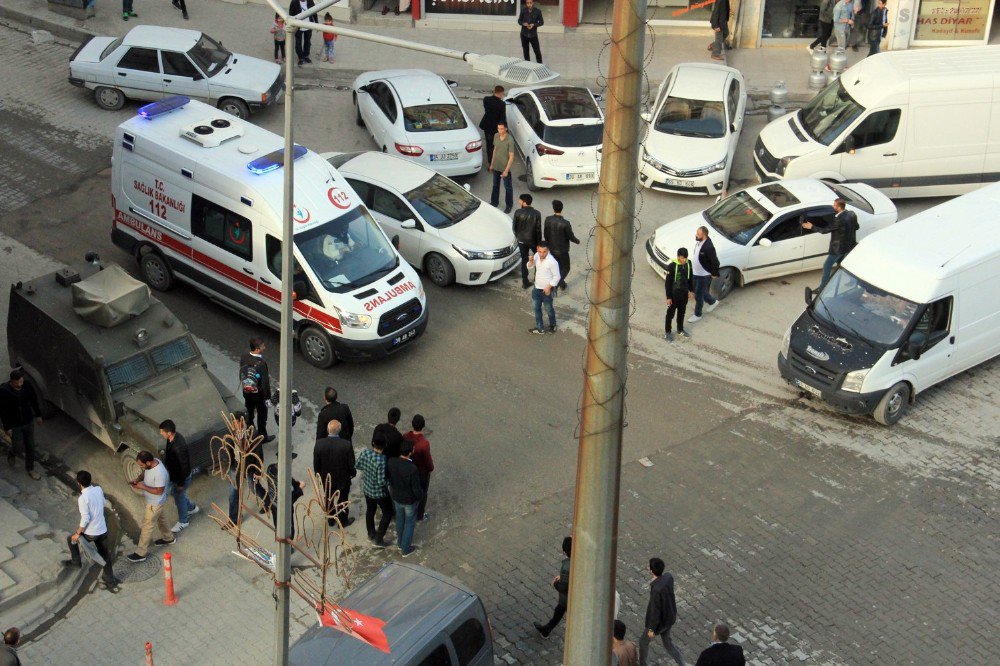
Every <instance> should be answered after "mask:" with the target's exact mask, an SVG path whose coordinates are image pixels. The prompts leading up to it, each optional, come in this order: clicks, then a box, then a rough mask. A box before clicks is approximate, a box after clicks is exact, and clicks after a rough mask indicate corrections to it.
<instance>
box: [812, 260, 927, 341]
mask: <svg viewBox="0 0 1000 666" xmlns="http://www.w3.org/2000/svg"><path fill="white" fill-rule="evenodd" d="M916 312H917V304H916V303H914V302H913V301H908V300H906V299H905V298H900V297H899V296H895V295H893V294H890V293H889V292H887V291H882V290H881V289H879V288H877V287H875V286H873V285H870V284H868V283H867V282H865V281H864V280H861V279H860V278H858V277H857V276H855V275H853V274H852V273H851V272H850V271H846V270H843V269H841V270H839V271H837V272H836V273H835V274H834V276H833V278H831V279H830V281H829V282H828V283H827V285H826V287H825V288H824V289H823V291H822V292H821V293H820V295H819V296H817V297H816V301H815V303H814V304H813V313H814V314H815V315H816V316H817V317H818V318H819V319H821V320H823V321H825V322H826V323H827V324H829V325H831V326H833V327H834V328H836V329H837V330H839V331H841V332H842V333H850V334H852V335H854V336H855V337H858V338H861V339H862V340H865V341H867V342H869V343H873V344H877V345H884V346H887V347H893V346H895V345H896V343H897V342H898V341H899V339H900V337H902V335H903V332H904V331H905V330H906V328H907V326H909V325H910V321H911V320H912V319H913V316H914V314H916Z"/></svg>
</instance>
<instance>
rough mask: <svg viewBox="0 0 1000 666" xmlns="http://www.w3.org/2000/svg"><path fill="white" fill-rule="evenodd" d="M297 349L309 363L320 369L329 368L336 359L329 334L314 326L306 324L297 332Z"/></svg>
mask: <svg viewBox="0 0 1000 666" xmlns="http://www.w3.org/2000/svg"><path fill="white" fill-rule="evenodd" d="M299 349H300V350H301V351H302V356H304V357H305V359H306V361H307V362H308V363H309V365H314V366H316V367H317V368H320V369H324V370H325V369H326V368H329V367H330V366H331V365H333V364H334V362H335V361H336V360H337V355H336V354H335V353H334V351H333V344H332V343H331V342H330V336H328V335H327V334H326V333H325V332H323V331H321V330H320V329H318V328H316V327H315V326H306V327H305V328H303V329H302V332H301V333H299Z"/></svg>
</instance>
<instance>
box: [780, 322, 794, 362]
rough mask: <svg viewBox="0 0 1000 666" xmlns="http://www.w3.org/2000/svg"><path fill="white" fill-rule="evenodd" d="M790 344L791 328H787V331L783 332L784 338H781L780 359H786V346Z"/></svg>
mask: <svg viewBox="0 0 1000 666" xmlns="http://www.w3.org/2000/svg"><path fill="white" fill-rule="evenodd" d="M791 343H792V327H791V326H789V327H788V330H787V331H785V337H783V338H781V356H782V358H788V346H789V345H790V344H791Z"/></svg>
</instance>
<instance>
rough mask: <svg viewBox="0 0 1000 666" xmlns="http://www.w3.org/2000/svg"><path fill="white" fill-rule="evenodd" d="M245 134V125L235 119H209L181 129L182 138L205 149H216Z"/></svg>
mask: <svg viewBox="0 0 1000 666" xmlns="http://www.w3.org/2000/svg"><path fill="white" fill-rule="evenodd" d="M243 132H244V128H243V123H241V122H239V121H238V120H235V119H233V118H208V119H206V120H200V121H198V122H196V123H192V124H191V125H188V126H186V127H182V128H181V136H183V137H184V138H186V139H190V140H191V141H194V142H195V143H197V144H198V145H199V146H202V147H204V148H215V147H216V146H219V145H222V143H224V142H225V141H228V140H229V139H234V138H236V137H240V136H243Z"/></svg>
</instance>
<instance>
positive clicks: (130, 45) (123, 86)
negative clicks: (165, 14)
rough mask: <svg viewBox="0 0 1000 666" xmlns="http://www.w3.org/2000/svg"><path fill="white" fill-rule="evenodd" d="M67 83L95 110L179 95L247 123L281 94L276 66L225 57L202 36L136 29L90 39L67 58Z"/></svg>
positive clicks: (192, 32)
mask: <svg viewBox="0 0 1000 666" xmlns="http://www.w3.org/2000/svg"><path fill="white" fill-rule="evenodd" d="M69 82H70V83H72V84H73V85H75V86H80V87H82V88H87V89H88V90H93V91H94V99H95V100H96V101H97V104H98V106H100V107H102V108H105V109H108V110H109V111H117V110H118V109H120V108H122V107H123V106H124V105H125V102H126V100H129V99H133V100H143V101H148V100H157V99H161V98H163V97H170V96H172V95H184V96H187V97H191V98H196V99H201V100H203V101H205V102H208V103H209V104H215V105H216V106H218V107H219V108H220V109H222V110H223V111H225V112H226V113H230V114H232V115H234V116H236V117H238V118H247V117H248V116H249V115H250V112H251V111H257V110H260V109H263V108H264V107H267V106H270V105H271V104H274V103H275V102H276V101H277V100H278V98H279V97H280V96H281V95H283V94H284V83H285V75H284V73H283V72H282V70H281V66H280V65H278V64H276V63H273V62H268V61H266V60H261V59H260V58H251V57H250V56H245V55H240V54H238V53H230V52H229V51H227V50H226V49H225V47H223V46H222V42H218V41H216V40H214V39H212V38H211V37H209V36H208V35H206V34H205V33H203V32H199V31H197V30H183V29H181V28H165V27H162V26H157V25H140V26H136V27H135V28H132V29H131V30H129V31H128V34H126V35H125V36H124V37H104V36H100V37H91V38H90V39H88V40H87V41H86V42H84V43H83V44H81V45H80V47H79V48H78V49H77V50H76V52H74V53H73V55H72V56H70V59H69Z"/></svg>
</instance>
